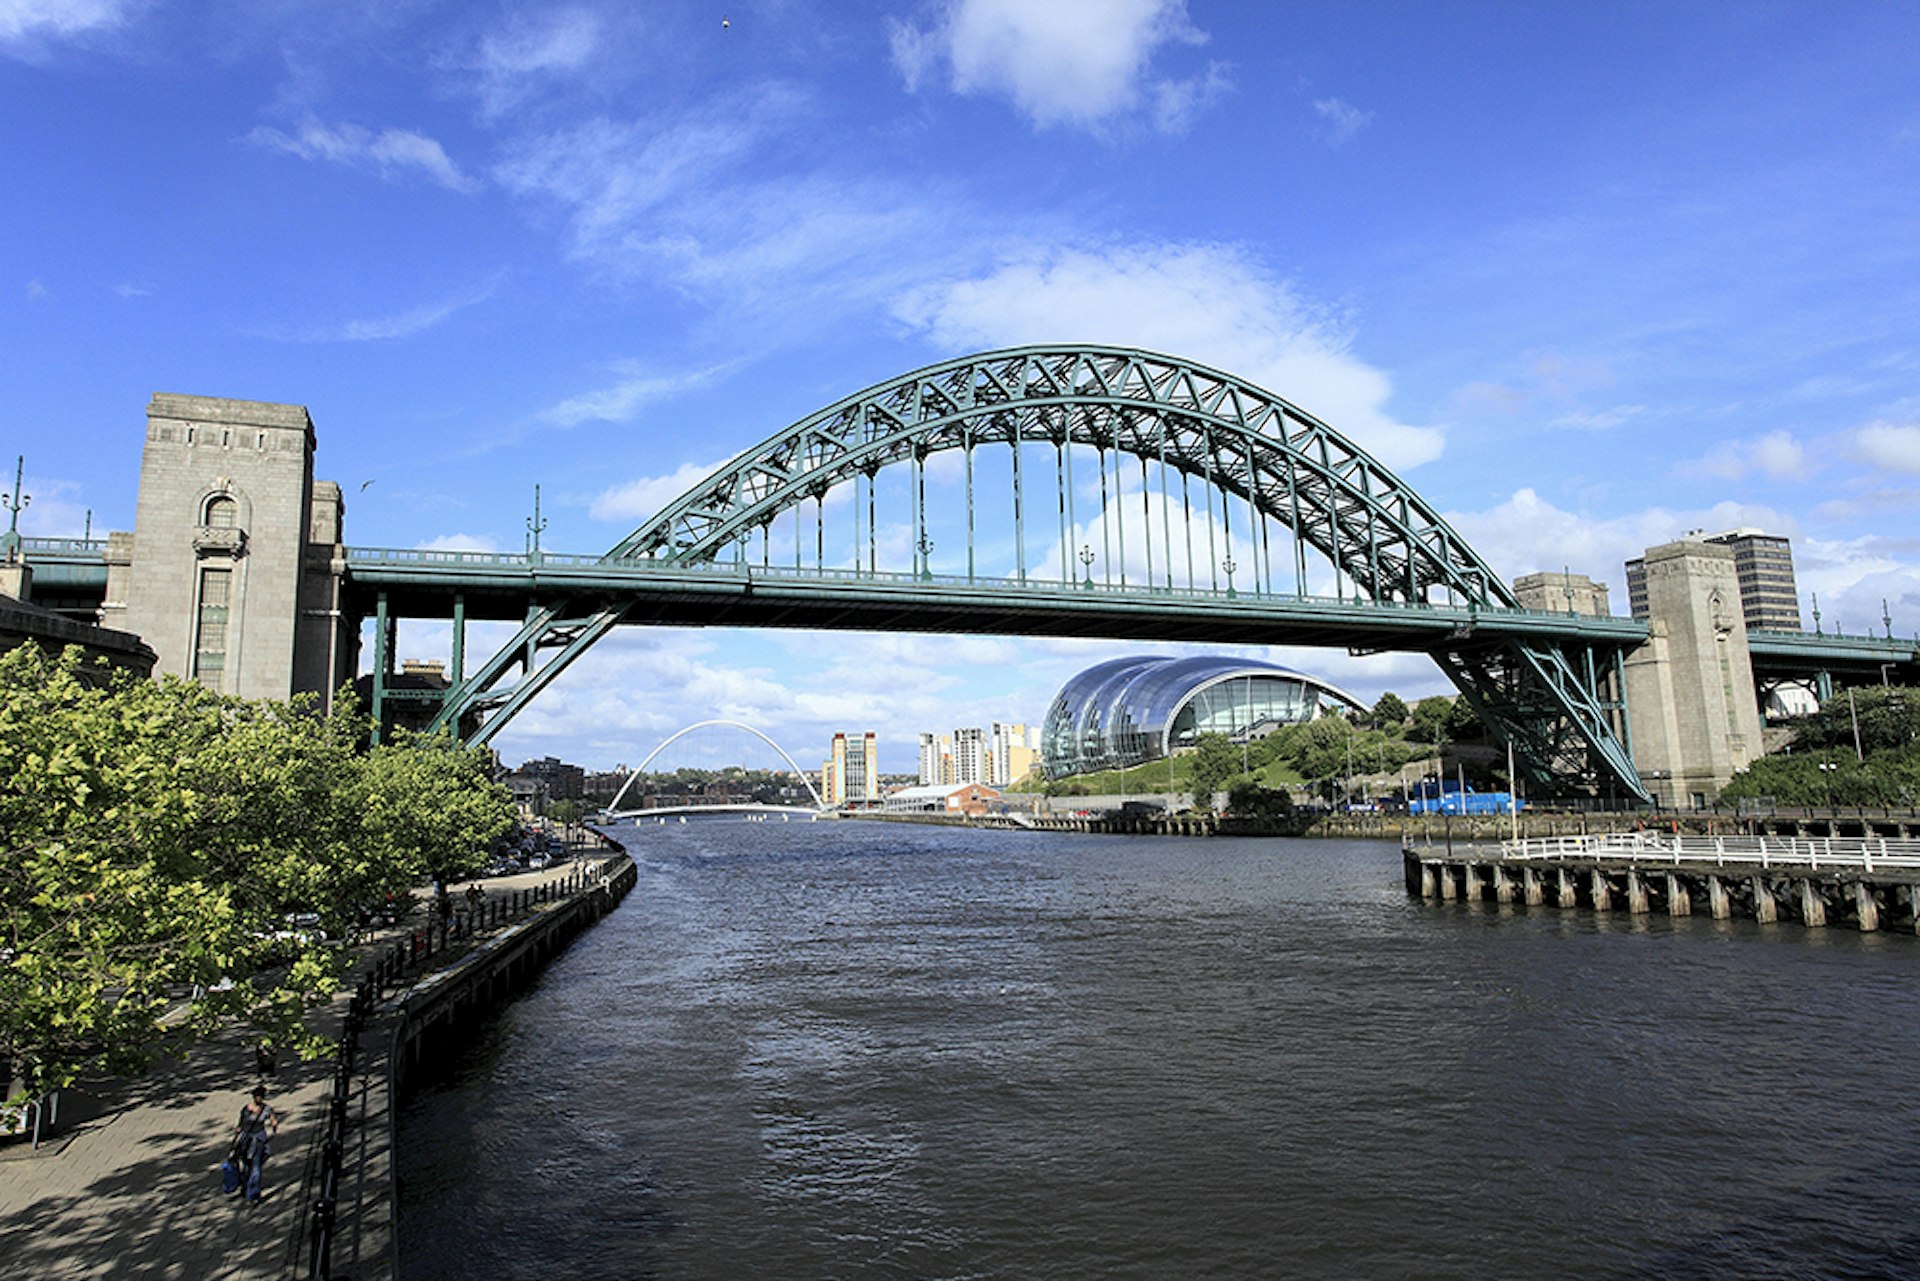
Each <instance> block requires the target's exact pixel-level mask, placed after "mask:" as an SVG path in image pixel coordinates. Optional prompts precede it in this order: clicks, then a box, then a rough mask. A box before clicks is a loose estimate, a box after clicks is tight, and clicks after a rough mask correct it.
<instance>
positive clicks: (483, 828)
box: [353, 735, 514, 889]
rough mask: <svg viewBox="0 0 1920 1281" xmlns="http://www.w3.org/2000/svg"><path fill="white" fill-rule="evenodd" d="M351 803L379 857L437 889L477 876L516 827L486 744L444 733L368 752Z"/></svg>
mask: <svg viewBox="0 0 1920 1281" xmlns="http://www.w3.org/2000/svg"><path fill="white" fill-rule="evenodd" d="M353 803H354V805H355V806H356V807H357V809H358V812H359V813H360V816H361V819H360V835H361V839H363V840H364V841H366V842H367V843H368V846H369V849H370V851H371V852H372V854H373V856H374V858H375V859H376V861H377V862H378V863H379V864H381V865H382V866H385V867H389V868H392V869H395V870H397V871H400V872H402V873H404V874H406V875H408V876H410V878H411V879H414V880H418V879H420V878H426V879H429V880H431V881H433V883H434V885H435V886H436V888H439V889H445V887H446V885H447V883H448V882H450V881H454V880H458V879H461V878H464V877H469V876H472V875H473V874H474V873H476V872H478V871H479V870H480V868H481V867H482V866H483V865H484V864H485V863H486V861H487V847H488V846H489V845H490V844H492V842H493V841H494V840H495V838H497V837H501V836H505V835H506V834H507V833H508V832H509V831H511V830H513V822H514V810H513V797H512V795H511V793H509V792H508V791H507V789H506V788H505V787H503V786H502V785H500V784H499V783H496V782H494V781H493V779H492V777H491V762H490V760H489V759H488V755H487V753H486V751H485V750H484V749H481V748H477V747H462V746H460V745H459V744H457V743H455V742H454V741H453V740H452V739H450V738H448V737H446V736H444V735H441V736H438V737H434V738H426V737H414V736H409V735H402V736H401V737H400V739H399V741H397V742H395V743H391V744H382V745H380V746H379V747H376V748H374V749H373V750H372V751H370V752H368V753H367V754H366V756H365V757H364V758H363V760H362V763H361V769H360V777H359V780H358V784H357V786H356V787H355V789H354V793H353Z"/></svg>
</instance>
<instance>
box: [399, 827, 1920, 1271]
mask: <svg viewBox="0 0 1920 1281" xmlns="http://www.w3.org/2000/svg"><path fill="white" fill-rule="evenodd" d="M629 848H630V850H631V852H632V853H633V855H634V856H635V859H636V860H637V862H638V863H639V866H640V881H639V885H638V887H637V888H636V890H635V892H634V893H633V894H632V895H631V896H630V897H629V898H628V899H627V900H626V902H625V903H624V904H623V905H622V906H621V908H620V909H619V910H618V911H617V912H615V913H614V914H613V915H612V916H610V917H608V918H606V919H605V920H604V921H602V922H601V923H600V924H599V925H597V926H595V927H594V928H593V929H592V930H590V931H588V932H587V933H586V934H585V935H583V936H581V937H580V938H579V939H578V940H577V941H576V942H575V943H574V944H573V946H572V947H571V948H570V949H569V950H568V951H567V952H566V953H565V954H564V955H562V956H561V957H560V958H558V959H557V960H556V961H555V962H554V964H553V965H552V966H551V967H550V968H549V969H548V970H547V971H546V973H545V974H544V975H543V977H542V978H541V979H540V981H539V982H538V983H537V984H536V985H535V986H534V987H533V988H532V989H531V990H530V991H529V992H528V993H527V994H526V995H525V996H524V997H523V998H522V999H521V1000H520V1001H518V1002H517V1003H515V1004H514V1005H513V1006H511V1007H510V1008H508V1009H507V1010H505V1011H504V1012H503V1013H502V1014H501V1015H500V1016H499V1018H498V1019H497V1020H496V1021H495V1022H494V1023H493V1024H492V1025H491V1026H490V1027H489V1028H488V1029H487V1030H486V1032H485V1033H484V1034H483V1036H482V1037H481V1039H480V1040H479V1041H478V1042H477V1043H476V1044H475V1045H474V1046H473V1048H472V1051H471V1053H470V1054H468V1055H467V1056H466V1057H465V1058H464V1059H463V1060H462V1062H461V1063H459V1064H458V1065H457V1066H456V1067H455V1068H454V1069H453V1071H452V1072H451V1074H450V1075H449V1076H448V1077H447V1079H445V1080H443V1081H441V1082H439V1083H437V1084H435V1085H432V1086H430V1087H428V1088H426V1089H424V1090H422V1091H421V1092H420V1093H419V1094H418V1095H417V1096H416V1097H415V1098H414V1099H413V1100H412V1101H411V1102H410V1103H409V1105H408V1106H407V1108H406V1109H405V1111H404V1113H403V1115H402V1117H401V1120H400V1126H399V1144H400V1152H401V1161H400V1170H401V1175H402V1196H401V1205H400V1231H401V1256H402V1257H401V1263H402V1275H403V1278H405V1281H426V1279H427V1278H438V1277H473V1276H485V1277H498V1278H522V1277H524V1278H539V1279H540V1281H553V1279H554V1278H562V1279H564V1281H589V1279H594V1278H633V1277H657V1278H661V1279H663V1281H677V1279H681V1278H687V1279H693V1278H727V1279H729V1281H735V1279H738V1278H748V1277H781V1278H852V1277H903V1278H907V1277H911V1278H987V1277H993V1278H1032V1277H1076V1278H1078V1277H1139V1278H1175V1277H1203V1276H1212V1277H1266V1276H1290V1275H1291V1276H1325V1277H1343V1278H1345V1277H1352V1278H1375V1277H1379V1278H1387V1277H1421V1278H1451V1277H1458V1278H1481V1277H1628V1278H1640V1277H1645V1278H1667V1277H1703V1278H1704V1277H1716V1278H1717V1277H1754V1278H1760V1277H1787V1276H1791V1277H1835V1278H1839V1277H1902V1276H1904V1277H1911V1276H1915V1275H1920V1216H1917V1215H1916V1206H1920V1000H1916V995H1915V994H1916V975H1917V974H1920V940H1916V939H1915V938H1913V937H1912V936H1910V935H1909V936H1901V935H1897V934H1883V935H1864V936H1863V935H1859V934H1856V933H1852V932H1849V931H1843V930H1829V931H1814V930H1803V929H1801V928H1800V927H1798V926H1771V927H1761V926H1757V925H1752V924H1747V923H1741V922H1731V923H1729V922H1717V923H1716V922H1712V921H1707V920H1701V919H1693V920H1682V921H1668V920H1666V919H1664V918H1644V917H1643V918H1637V919H1629V918H1627V917H1625V916H1613V917H1600V916H1596V915H1593V914H1590V913H1585V912H1561V911H1556V910H1551V909H1534V910H1532V911H1530V912H1529V911H1527V910H1525V909H1512V908H1496V907H1494V906H1492V905H1485V906H1478V907H1468V906H1460V905H1451V904H1449V905H1447V906H1445V907H1437V906H1428V905H1423V904H1420V903H1417V902H1409V901H1408V900H1407V898H1406V896H1405V894H1404V892H1403V891H1402V889H1401V875H1400V862H1399V852H1398V850H1397V849H1396V848H1394V847H1393V846H1391V845H1384V844H1377V843H1371V842H1341V841H1278V840H1231V839H1214V840H1201V839H1194V840H1182V839H1167V838H1123V837H1093V836H1068V835H1057V834H1035V833H1018V832H1005V833H1002V832H964V831H955V830H952V829H946V828H928V827H911V826H905V825H893V824H868V823H784V824H783V823H742V822H733V821H724V820H705V821H699V822H693V823H688V824H685V825H678V824H675V825H671V826H665V827H658V826H655V827H643V828H639V829H637V830H635V831H634V832H633V833H632V836H631V839H630V842H629Z"/></svg>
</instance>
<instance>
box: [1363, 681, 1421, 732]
mask: <svg viewBox="0 0 1920 1281" xmlns="http://www.w3.org/2000/svg"><path fill="white" fill-rule="evenodd" d="M1410 715H1412V712H1411V710H1410V709H1409V708H1408V707H1407V704H1406V701H1405V700H1404V699H1402V698H1401V697H1400V696H1399V695H1398V694H1396V693H1394V692H1393V691H1392V690H1388V691H1387V692H1386V693H1384V694H1382V695H1381V696H1380V697H1379V699H1378V700H1377V701H1376V702H1375V703H1374V705H1373V712H1372V714H1371V715H1370V716H1369V717H1368V718H1367V723H1368V724H1369V725H1371V726H1372V727H1373V728H1374V729H1380V730H1398V729H1399V728H1400V727H1401V726H1403V725H1405V724H1406V723H1407V717H1408V716H1410Z"/></svg>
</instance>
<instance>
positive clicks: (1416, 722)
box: [1407, 694, 1453, 743]
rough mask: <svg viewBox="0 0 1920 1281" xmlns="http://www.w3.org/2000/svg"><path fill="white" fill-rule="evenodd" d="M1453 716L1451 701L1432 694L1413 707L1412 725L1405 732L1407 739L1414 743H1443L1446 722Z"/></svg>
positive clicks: (1445, 736) (1445, 733) (1442, 696)
mask: <svg viewBox="0 0 1920 1281" xmlns="http://www.w3.org/2000/svg"><path fill="white" fill-rule="evenodd" d="M1452 714H1453V700H1452V699H1450V698H1447V697H1445V696H1444V695H1440V694H1432V695H1429V696H1428V697H1426V698H1423V699H1421V700H1420V701H1419V702H1417V703H1415V704H1414V705H1413V713H1412V716H1411V719H1412V721H1413V724H1412V725H1411V726H1410V727H1409V728H1408V730H1407V737H1408V738H1410V739H1412V740H1413V741H1414V742H1416V743H1444V742H1446V741H1447V720H1448V718H1449V717H1450V716H1451V715H1452Z"/></svg>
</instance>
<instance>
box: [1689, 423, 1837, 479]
mask: <svg viewBox="0 0 1920 1281" xmlns="http://www.w3.org/2000/svg"><path fill="white" fill-rule="evenodd" d="M1812 468H1813V464H1810V463H1809V462H1808V459H1807V451H1806V448H1805V446H1803V445H1802V444H1801V443H1800V442H1799V441H1798V440H1796V439H1795V438H1794V437H1793V435H1792V434H1791V433H1789V432H1785V431H1773V432H1768V433H1767V434H1766V435H1764V436H1762V437H1761V438H1760V439H1758V440H1724V441H1721V442H1720V443H1719V444H1718V445H1715V446H1714V447H1713V448H1712V449H1711V450H1709V451H1708V452H1707V453H1706V454H1705V455H1704V456H1703V457H1700V458H1697V459H1694V460H1693V461H1691V462H1685V463H1681V464H1680V466H1679V470H1680V472H1681V473H1682V474H1683V475H1684V474H1688V473H1704V474H1705V475H1708V476H1717V477H1719V478H1721V479H1722V480H1740V479H1743V478H1744V477H1746V476H1747V475H1748V474H1749V473H1752V472H1759V473H1761V474H1763V475H1765V476H1768V477H1770V478H1771V479H1773V480H1795V479H1799V478H1801V477H1804V476H1805V475H1807V473H1808V472H1809V471H1810V470H1812Z"/></svg>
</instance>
